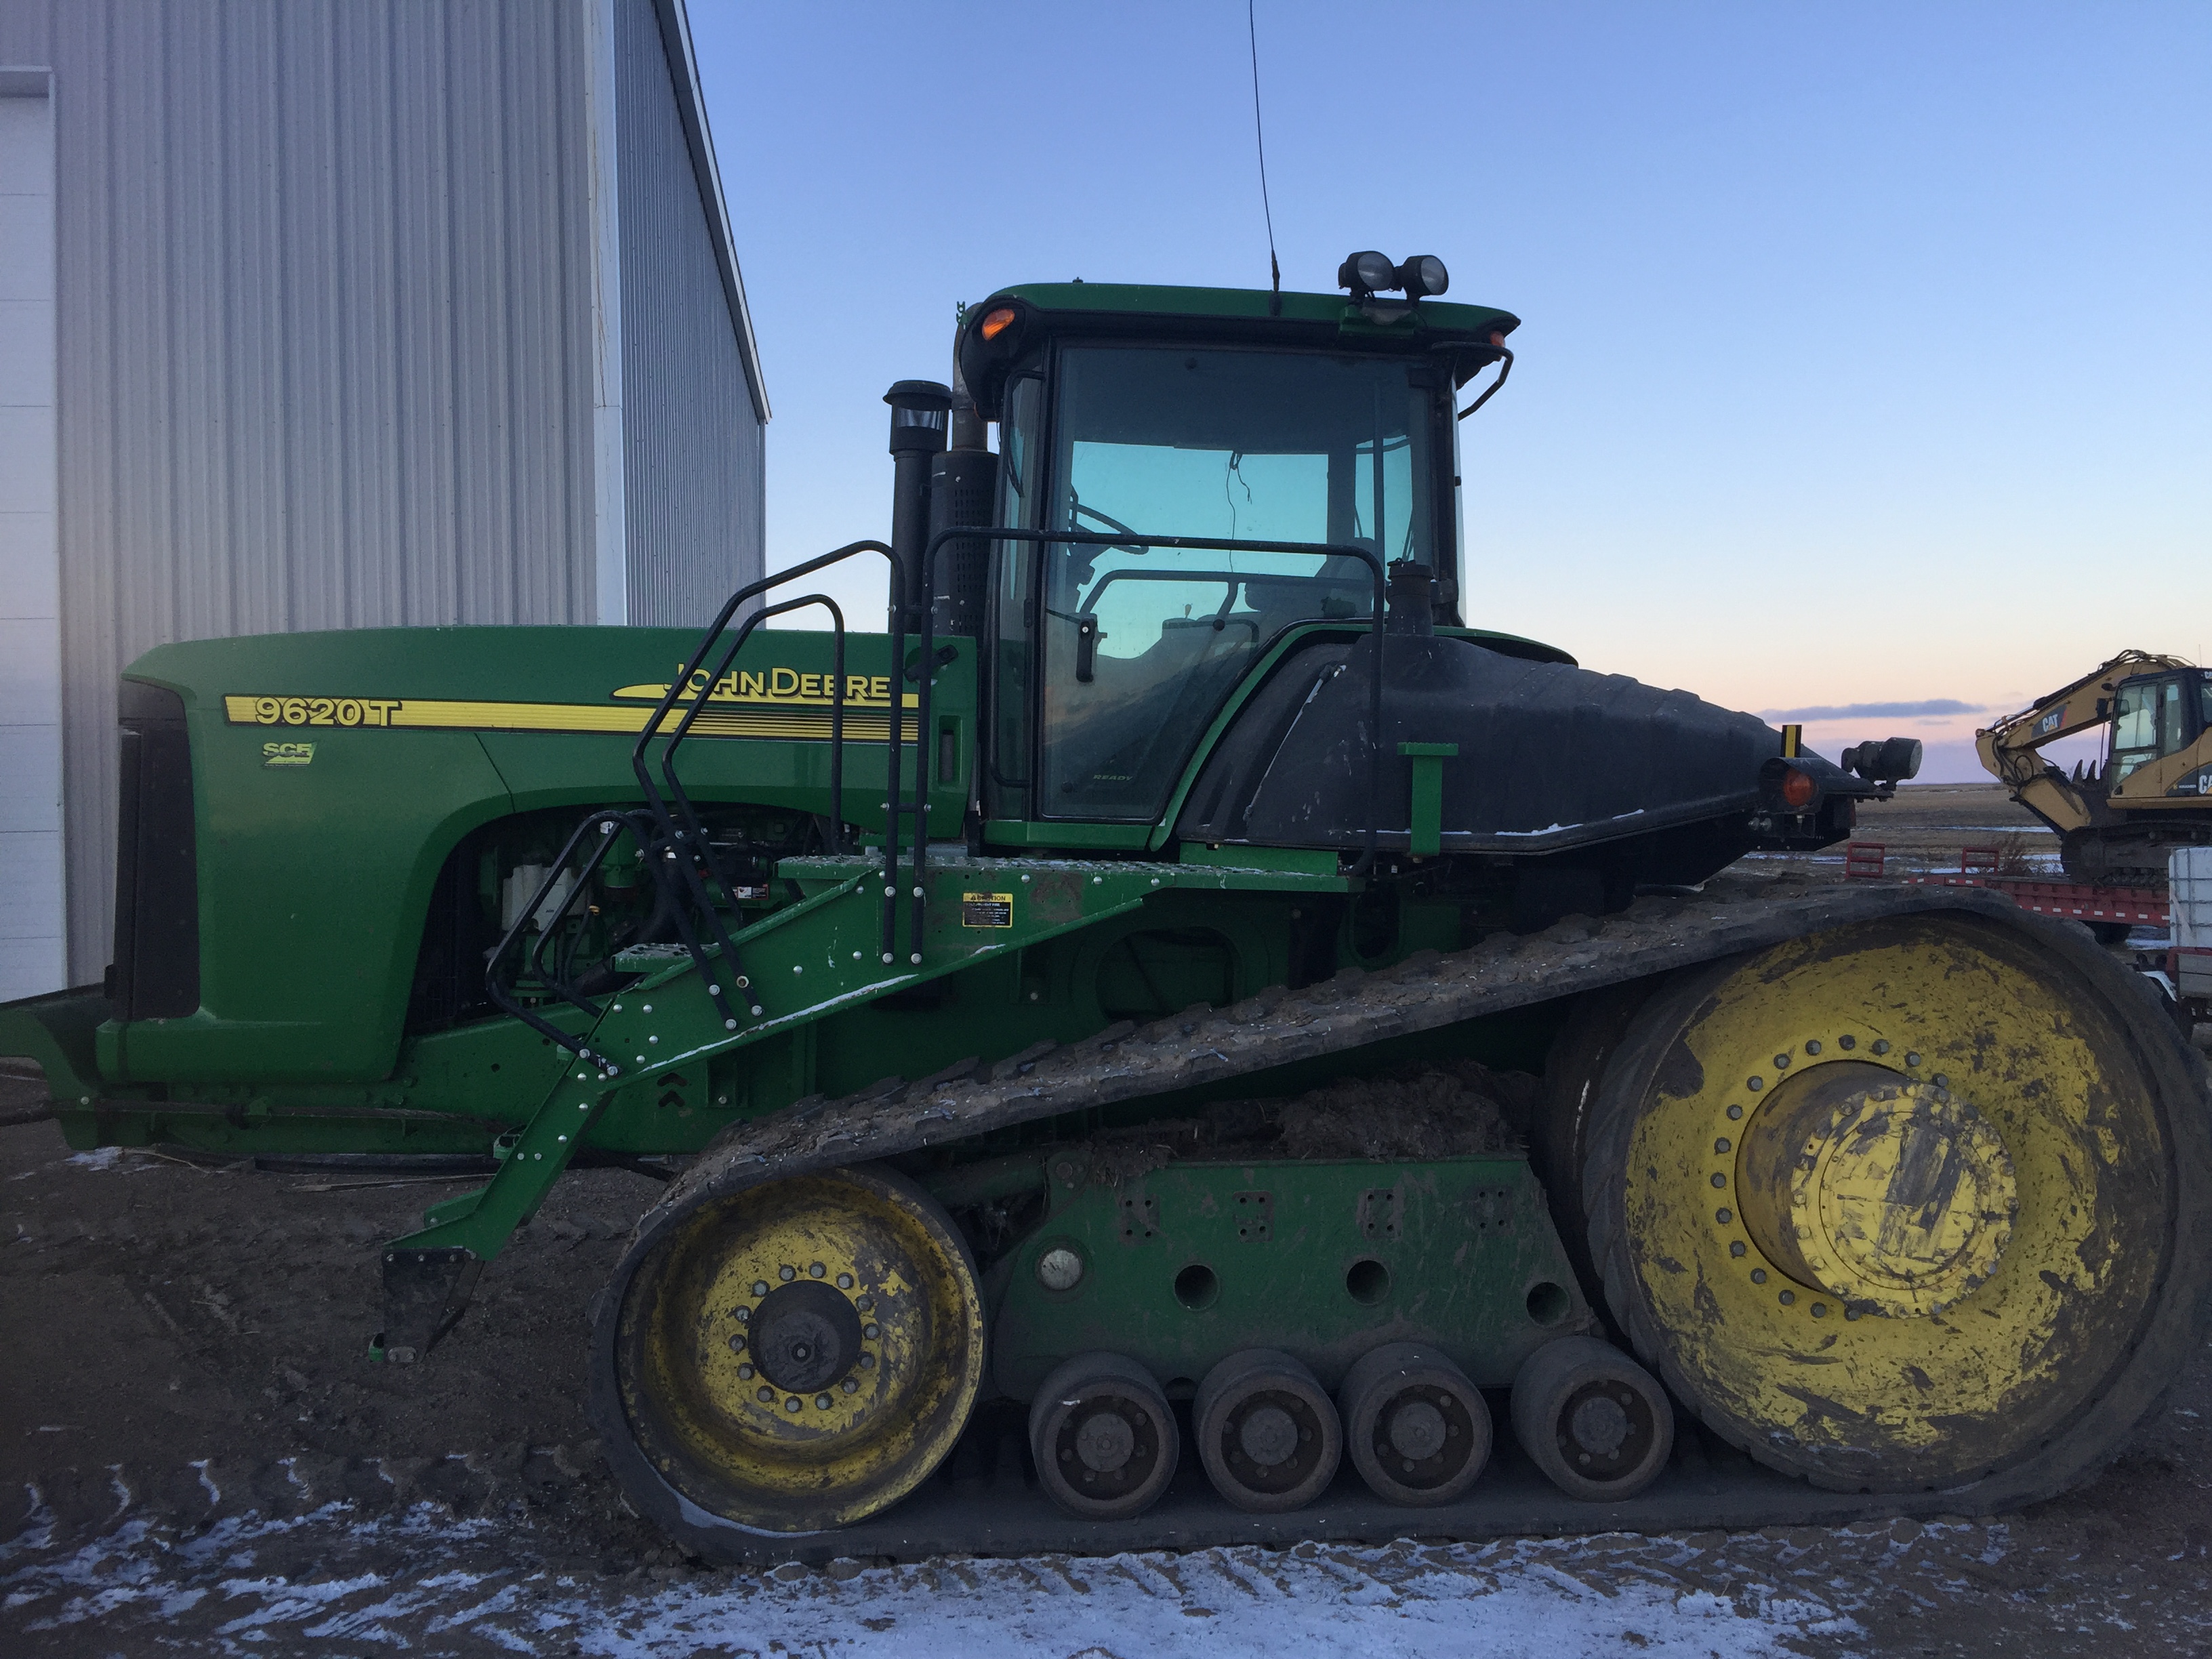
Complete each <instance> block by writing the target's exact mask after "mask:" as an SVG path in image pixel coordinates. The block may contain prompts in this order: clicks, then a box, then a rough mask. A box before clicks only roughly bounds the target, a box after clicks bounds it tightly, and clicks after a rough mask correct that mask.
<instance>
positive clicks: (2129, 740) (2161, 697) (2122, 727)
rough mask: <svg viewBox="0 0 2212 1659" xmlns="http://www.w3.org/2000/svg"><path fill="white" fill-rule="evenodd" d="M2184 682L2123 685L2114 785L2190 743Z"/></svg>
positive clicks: (2115, 725) (2115, 730) (2115, 731)
mask: <svg viewBox="0 0 2212 1659" xmlns="http://www.w3.org/2000/svg"><path fill="white" fill-rule="evenodd" d="M2186 708H2187V705H2186V704H2185V702H2183V700H2182V684H2181V681H2180V680H2179V678H2172V679H2162V680H2138V681H2135V682H2133V683H2131V684H2126V685H2123V686H2122V687H2120V689H2119V693H2118V696H2117V698H2116V699H2115V706H2114V708H2113V711H2112V781H2113V782H2114V783H2118V781H2120V780H2121V779H2123V778H2124V777H2126V776H2127V775H2128V774H2129V773H2130V772H2133V771H2135V770H2136V769H2137V768H2138V767H2143V766H2148V765H2149V764H2150V763H2152V762H2153V761H2154V760H2158V759H2160V758H2162V757H2165V756H2167V755H2171V754H2174V753H2176V752H2177V751H2179V750H2180V748H2181V747H2182V745H2183V744H2184V743H2185V742H2186V741H2187V737H2186V732H2185V718H2184V717H2185V712H2186Z"/></svg>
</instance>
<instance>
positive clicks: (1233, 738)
mask: <svg viewBox="0 0 2212 1659" xmlns="http://www.w3.org/2000/svg"><path fill="white" fill-rule="evenodd" d="M1375 648H1376V641H1375V640H1374V638H1373V637H1372V636H1371V635H1370V636H1366V637H1363V638H1361V639H1360V640H1359V641H1357V642H1356V643H1346V642H1343V641H1317V642H1316V643H1315V644H1313V645H1311V646H1309V647H1306V648H1305V649H1304V650H1302V651H1297V652H1295V653H1292V654H1291V655H1290V656H1289V657H1287V658H1285V659H1284V660H1283V662H1281V663H1280V664H1279V665H1278V666H1277V667H1276V669H1275V671H1274V672H1273V675H1271V676H1270V677H1269V678H1268V680H1267V684H1264V685H1263V686H1262V687H1261V689H1260V690H1259V691H1258V692H1257V693H1256V694H1255V696H1253V698H1252V699H1251V701H1250V702H1248V703H1247V704H1246V705H1245V707H1244V708H1243V711H1242V712H1241V713H1240V714H1238V716H1237V720H1236V722H1235V723H1234V725H1232V726H1231V728H1230V730H1229V731H1228V732H1226V733H1225V735H1224V737H1223V738H1222V740H1221V742H1220V744H1218V746H1217V747H1216V748H1215V750H1214V752H1213V753H1212V756H1211V757H1209V758H1208V759H1207V761H1206V766H1205V768H1204V769H1203V770H1202V771H1201V772H1200V775H1199V778H1198V781H1197V783H1196V785H1195V786H1194V787H1193V788H1192V790H1191V792H1190V794H1189V797H1188V799H1187V800H1186V801H1185V803H1184V806H1183V811H1182V816H1181V817H1180V818H1178V819H1177V821H1176V833H1177V835H1178V836H1181V837H1182V839H1184V840H1186V841H1203V842H1249V843H1252V844H1255V845H1261V846H1271V847H1315V848H1327V847H1333V848H1346V849H1351V848H1358V847H1359V846H1361V845H1363V844H1364V841H1365V838H1366V831H1367V827H1368V823H1369V819H1370V811H1371V815H1372V816H1373V817H1375V819H1376V823H1377V827H1378V828H1379V829H1380V832H1381V833H1380V836H1379V844H1380V845H1381V846H1382V847H1383V848H1386V849H1391V850H1403V849H1406V848H1409V847H1410V845H1411V841H1412V832H1411V816H1412V809H1411V799H1412V791H1413V762H1412V761H1411V760H1409V759H1408V758H1407V757H1405V756H1404V755H1402V754H1401V752H1400V748H1399V745H1400V744H1408V743H1411V744H1456V745H1457V749H1458V752H1457V753H1456V755H1454V756H1452V757H1449V758H1446V759H1445V760H1444V761H1443V815H1442V823H1441V829H1442V831H1443V834H1442V837H1441V850H1442V851H1443V852H1446V853H1487V854H1552V853H1557V852H1563V851H1567V850H1569V849H1572V848H1588V847H1595V846H1598V845H1601V844H1602V843H1607V842H1620V841H1621V840H1623V839H1626V838H1632V837H1639V836H1652V835H1655V834H1660V833H1662V832H1667V831H1671V830H1675V829H1680V828H1681V827H1684V826H1688V825H1693V824H1707V825H1711V824H1714V823H1716V822H1717V821H1721V820H1735V821H1738V822H1741V821H1743V820H1744V819H1746V818H1747V817H1748V815H1749V814H1750V813H1751V812H1752V811H1754V810H1755V808H1756V807H1757V805H1758V803H1759V768H1760V766H1761V764H1762V763H1764V762H1765V761H1767V760H1768V759H1770V758H1771V757H1774V756H1776V755H1778V754H1780V753H1781V750H1782V735H1781V733H1780V732H1777V731H1775V730H1774V729H1773V728H1772V727H1771V726H1767V725H1766V724H1765V722H1764V721H1762V720H1759V719H1757V718H1756V717H1755V716H1753V715H1750V714H1738V713H1735V711H1733V710H1730V709H1726V708H1720V707H1718V706H1717V705H1716V704H1713V703H1709V702H1705V701H1704V700H1702V699H1701V698H1699V697H1694V696H1691V695H1690V694H1689V693H1688V692H1686V691H1662V690H1657V689H1656V688H1654V687H1652V686H1649V685H1645V684H1642V683H1640V682H1638V681H1636V680H1632V679H1630V678H1626V676H1624V675H1620V674H1596V673H1592V672H1590V671H1589V670H1587V669H1581V668H1571V667H1568V666H1565V665H1562V664H1559V663H1547V662H1529V661H1526V660H1522V659H1518V658H1515V657H1510V656H1505V655H1502V654H1501V653H1498V652H1496V651H1492V650H1488V649H1486V648H1485V647H1482V646H1480V645H1478V644H1476V643H1474V641H1468V640H1462V639H1454V638H1450V637H1448V636H1438V637H1431V638H1414V637H1407V636H1406V635H1393V636H1392V637H1391V638H1390V639H1389V644H1388V648H1387V650H1386V652H1385V653H1384V657H1383V662H1384V684H1383V757H1382V787H1381V791H1380V793H1379V796H1378V797H1376V798H1374V799H1373V805H1372V808H1371V809H1370V784H1369V774H1368V755H1367V732H1368V720H1369V696H1370V673H1371V666H1370V665H1371V664H1372V662H1373V654H1372V653H1374V651H1375ZM1731 855H1732V854H1731Z"/></svg>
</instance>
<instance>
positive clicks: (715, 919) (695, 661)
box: [630, 540, 923, 1030]
mask: <svg viewBox="0 0 2212 1659" xmlns="http://www.w3.org/2000/svg"><path fill="white" fill-rule="evenodd" d="M857 553H880V554H882V555H883V556H884V559H886V560H887V561H889V562H890V568H891V569H890V574H891V582H890V592H891V596H892V598H891V606H890V614H891V657H892V661H893V663H894V665H895V666H894V667H893V670H892V680H893V689H892V693H891V712H890V734H889V741H888V742H887V744H885V764H886V769H887V771H888V773H889V775H888V777H887V778H886V779H885V785H886V788H887V792H888V793H887V795H886V798H885V804H886V806H887V808H888V811H889V816H890V823H889V824H888V826H887V828H886V830H885V835H884V847H885V848H886V862H885V872H886V875H887V877H888V876H889V875H890V872H892V870H893V869H894V868H895V865H894V864H893V863H892V862H891V860H895V859H896V849H897V846H898V810H899V774H900V771H901V769H902V768H901V763H900V749H901V746H902V744H901V731H900V728H901V724H902V722H901V720H900V719H899V715H900V713H901V710H900V708H899V704H900V697H899V694H898V689H897V669H896V663H897V661H898V659H899V658H900V656H901V654H902V650H903V647H904V646H905V642H906V615H905V611H904V609H903V608H902V605H901V603H900V596H901V595H902V594H903V593H904V592H906V580H905V578H906V567H905V565H904V563H903V562H902V561H901V559H900V558H899V556H898V555H897V553H896V552H895V551H893V550H892V549H891V548H890V545H889V544H886V543H884V542H879V541H873V540H862V541H857V542H848V543H847V544H845V545H844V546H842V547H840V548H836V549H834V550H831V551H829V552H828V553H824V554H823V555H821V556H819V557H817V558H812V559H809V560H807V561H805V562H804V563H801V564H795V565H793V566H792V567H791V568H789V569H788V570H779V571H777V572H775V574H773V575H769V576H763V577H762V578H761V579H760V580H758V581H756V582H748V583H747V584H746V585H745V586H743V587H740V588H739V589H738V591H737V592H734V593H732V595H730V597H729V599H727V600H726V602H725V603H724V604H723V605H722V608H721V610H720V611H719V612H718V613H716V615H715V617H714V623H712V625H710V626H709V627H708V629H707V631H706V633H705V634H704V635H702V637H701V639H700V641H699V647H698V649H697V650H696V651H694V652H693V653H691V657H690V660H689V661H687V662H686V663H685V664H684V666H683V668H682V670H681V671H679V672H678V675H677V677H676V678H675V679H674V680H673V681H671V683H670V684H669V687H668V690H667V691H666V692H665V693H664V694H663V695H662V696H661V699H660V701H659V703H658V704H656V705H655V706H654V708H653V713H652V714H651V715H650V716H648V717H647V720H646V723H645V728H644V730H642V731H641V732H639V733H638V738H637V745H636V747H635V749H633V750H631V751H630V765H631V768H632V769H633V770H635V772H636V774H637V781H638V785H639V787H641V789H642V790H643V791H644V793H645V799H646V802H647V806H648V808H649V810H650V811H652V812H653V816H654V817H655V818H656V819H657V820H658V821H659V823H660V825H661V828H662V833H663V834H664V835H665V836H667V837H668V838H669V839H670V840H671V841H672V842H678V843H683V842H685V840H686V833H687V829H686V826H679V825H678V823H676V821H675V817H674V815H673V814H672V813H671V811H670V810H669V805H668V802H667V800H666V799H665V798H664V797H663V796H662V794H661V793H660V791H659V789H657V788H655V787H653V775H652V772H651V769H650V768H649V767H648V765H647V758H646V757H647V751H648V750H649V749H650V747H651V745H652V743H653V738H655V737H658V736H659V735H661V726H662V722H663V721H665V720H666V719H667V717H668V714H669V712H670V711H671V709H672V708H674V707H675V706H676V704H677V702H678V701H679V700H680V699H682V698H683V696H684V693H685V692H686V691H687V690H689V689H690V684H691V681H692V678H693V677H694V676H695V675H696V674H697V673H698V671H699V668H700V665H701V664H702V663H703V662H705V661H706V659H707V658H708V654H709V653H711V652H712V651H713V650H714V644H715V641H718V640H720V638H721V636H722V634H723V632H724V630H725V629H727V628H728V627H729V625H730V618H731V617H732V616H734V615H735V614H736V613H737V610H738V606H739V605H743V604H744V602H745V601H746V600H747V599H751V598H753V597H754V596H756V595H757V594H760V593H764V592H768V590H769V589H770V588H772V587H780V586H782V585H783V584H785V583H786V582H791V581H796V580H798V579H799V578H800V577H801V576H809V575H811V574H814V572H816V571H817V570H821V569H824V568H827V567H829V566H830V565H833V564H836V563H838V562H840V561H842V560H844V559H848V558H851V557H852V556H854V554H857ZM817 602H819V603H821V604H823V605H829V610H830V611H831V614H832V615H833V616H834V617H836V620H837V628H838V643H837V655H838V663H837V690H836V697H835V700H834V701H833V703H832V713H831V738H830V769H831V776H830V789H831V793H832V794H833V795H835V796H836V802H835V803H834V805H833V811H835V812H836V814H837V815H838V816H839V822H838V823H837V824H836V829H835V830H834V832H833V833H834V836H835V837H836V840H837V841H838V842H841V843H842V840H843V837H844V824H843V822H842V811H843V783H844V769H843V757H842V750H843V742H842V739H843V736H844V719H843V698H844V678H845V676H844V660H843V659H844V633H843V628H844V617H843V613H842V611H838V610H837V608H836V605H832V604H830V602H829V600H828V599H826V598H824V597H823V596H821V595H818V594H817V595H810V596H809V597H808V598H807V599H799V600H794V601H792V602H790V603H788V604H787V605H777V606H775V607H772V608H770V609H769V610H767V611H762V612H760V613H758V616H760V617H764V616H771V615H775V614H779V613H781V611H787V610H796V609H799V607H800V606H802V605H809V604H813V603H817ZM757 620H758V617H748V618H747V619H746V621H745V622H744V624H743V625H741V626H740V628H739V629H738V638H737V641H735V643H733V644H732V646H731V647H730V648H729V650H728V651H727V652H726V653H724V655H723V659H722V661H721V663H720V665H718V666H717V668H716V670H715V671H714V673H713V674H712V675H710V676H709V677H708V680H707V684H706V685H705V686H704V687H703V688H702V690H700V691H699V692H698V694H697V695H696V696H693V697H692V698H691V700H690V701H691V704H692V706H691V708H690V710H688V711H687V712H686V713H685V714H684V717H683V718H682V719H681V720H679V721H678V726H677V728H676V730H675V732H673V733H671V734H670V737H669V743H668V748H667V750H666V751H665V753H664V755H663V757H662V769H661V770H662V775H663V777H664V778H665V779H666V781H668V783H669V784H670V787H671V793H672V794H673V795H675V796H676V798H677V799H678V800H679V801H681V802H682V803H683V805H684V814H685V817H686V820H687V824H688V829H689V833H690V835H692V836H696V837H697V840H696V845H697V847H698V848H699V851H700V854H701V855H702V856H704V857H707V858H708V859H709V860H711V858H712V854H711V853H709V852H708V850H707V846H706V841H705V837H704V836H703V834H702V833H701V832H700V830H699V825H698V819H697V815H696V813H695V812H693V811H691V808H690V799H689V798H688V797H687V796H685V795H684V789H683V786H682V785H681V784H680V783H678V782H677V781H676V780H675V775H674V772H673V770H672V763H671V756H672V754H673V751H674V750H675V748H676V746H677V745H678V744H680V743H682V741H683V740H684V736H685V735H686V734H687V733H688V732H690V728H691V725H692V723H693V721H695V720H696V719H697V718H698V715H699V713H700V711H701V710H702V709H703V708H705V707H706V704H707V701H708V694H709V693H711V692H712V690H714V684H715V683H716V682H717V681H719V680H720V678H721V676H722V673H723V672H724V671H726V669H727V668H728V665H729V664H730V663H731V662H732V660H733V659H735V658H736V655H737V652H738V647H740V646H742V645H743V644H744V641H745V639H746V637H747V636H748V635H750V633H751V631H752V629H753V627H754V626H755V625H756V623H757ZM917 741H918V740H917ZM922 766H923V761H922V757H921V753H920V751H919V749H918V748H917V751H916V754H915V770H916V776H917V779H919V777H920V775H921V770H922ZM678 850H679V849H678V848H677V847H670V848H664V849H663V852H664V858H663V860H662V861H663V862H669V861H674V862H678V863H679V864H681V865H682V866H684V868H685V869H686V870H687V871H688V872H690V883H689V884H690V887H691V888H692V890H693V895H692V896H693V899H694V902H695V903H696V904H697V905H698V906H699V907H700V908H702V910H703V912H704V913H705V915H706V916H707V917H708V924H709V926H710V927H712V928H713V930H714V935H715V938H714V943H715V944H716V945H719V946H720V947H721V950H722V952H723V955H724V958H725V960H726V961H727V962H728V963H729V964H730V971H729V974H728V975H726V977H728V978H729V979H730V980H731V981H732V985H733V987H734V988H736V989H738V990H748V989H750V981H749V980H748V979H747V978H746V976H745V975H744V973H743V971H742V970H741V969H739V967H738V962H737V956H736V951H735V948H734V946H732V944H731V943H730V939H729V934H728V932H727V930H726V929H725V928H724V927H723V926H722V923H721V918H720V915H719V914H718V913H717V912H716V911H715V910H714V905H713V903H712V902H711V900H709V899H708V896H707V895H706V891H705V887H704V884H702V883H701V882H700V881H699V879H698V872H697V870H696V867H695V866H693V865H692V864H691V862H690V860H689V859H688V858H687V859H676V860H671V859H670V858H669V857H667V856H666V855H667V854H674V853H676V852H677V851H678ZM715 875H716V877H717V878H718V879H719V878H720V876H721V872H720V870H719V869H718V870H716V871H715ZM889 884H890V883H889V881H888V880H887V881H886V885H887V886H888V885H889ZM727 885H728V883H727V882H726V881H725V882H724V886H725V887H727ZM679 909H680V907H679ZM891 925H892V924H891V916H890V906H889V905H888V904H887V905H885V906H884V955H885V957H886V958H888V957H889V956H890V951H891V945H892V939H891ZM679 926H681V927H685V930H686V931H687V935H688V925H685V924H679ZM686 943H687V944H690V939H689V938H688V936H687V940H686ZM691 955H692V959H693V962H694V963H695V965H696V966H697V968H698V969H699V971H700V974H701V975H702V977H703V978H704V979H705V980H706V982H707V988H708V993H709V994H710V995H711V997H712V1000H713V1001H714V1010H715V1012H717V1013H719V1014H720V1015H721V1017H722V1024H723V1027H724V1029H725V1030H736V1029H737V1023H738V1016H737V1014H736V1012H734V1011H733V1010H732V1007H731V1006H730V1005H729V1002H728V999H727V993H726V992H725V991H724V990H723V988H722V987H721V984H720V981H718V980H717V979H716V978H715V977H714V975H712V974H710V973H708V971H707V962H706V958H705V955H704V953H703V951H702V950H701V949H700V948H699V947H698V946H696V945H691ZM739 1006H742V1007H744V1009H745V1010H746V1012H747V1013H748V1014H750V1012H751V1009H752V1006H753V1003H752V999H751V998H750V997H747V998H746V999H745V1000H744V1002H743V1003H742V1004H741V1005H739Z"/></svg>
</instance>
